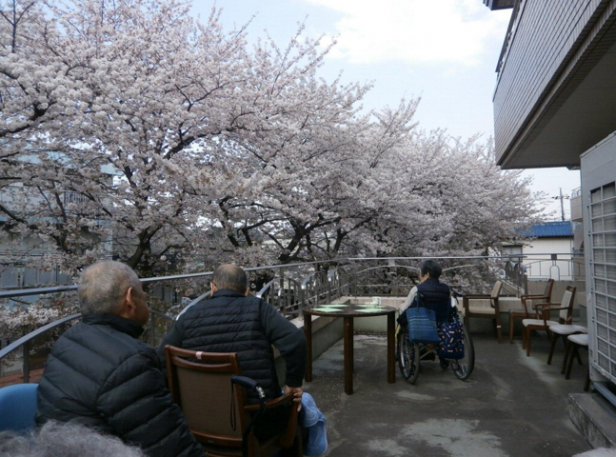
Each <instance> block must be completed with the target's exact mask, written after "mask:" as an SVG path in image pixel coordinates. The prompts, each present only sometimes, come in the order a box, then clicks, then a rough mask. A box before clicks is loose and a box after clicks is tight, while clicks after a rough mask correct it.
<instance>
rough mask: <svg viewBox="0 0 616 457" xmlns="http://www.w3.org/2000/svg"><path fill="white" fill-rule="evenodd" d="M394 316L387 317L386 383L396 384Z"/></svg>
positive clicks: (392, 314) (391, 314)
mask: <svg viewBox="0 0 616 457" xmlns="http://www.w3.org/2000/svg"><path fill="white" fill-rule="evenodd" d="M395 322H396V321H395V315H394V313H390V314H388V315H387V382H389V383H391V384H393V383H395V382H396V360H395V359H396V325H395Z"/></svg>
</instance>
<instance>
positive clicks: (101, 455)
mask: <svg viewBox="0 0 616 457" xmlns="http://www.w3.org/2000/svg"><path fill="white" fill-rule="evenodd" d="M0 455H2V456H3V457H145V454H143V453H142V452H141V450H140V449H138V448H135V447H130V446H127V445H126V444H124V443H123V442H122V441H121V440H120V439H119V438H116V437H114V436H108V435H101V434H99V433H98V432H96V431H94V430H91V429H88V428H86V427H84V426H82V425H78V424H72V423H66V424H64V423H60V422H54V421H50V422H47V423H46V424H45V425H44V426H43V428H41V430H40V431H39V432H38V433H37V432H32V433H30V434H29V435H26V436H22V435H17V434H15V433H11V432H3V433H0Z"/></svg>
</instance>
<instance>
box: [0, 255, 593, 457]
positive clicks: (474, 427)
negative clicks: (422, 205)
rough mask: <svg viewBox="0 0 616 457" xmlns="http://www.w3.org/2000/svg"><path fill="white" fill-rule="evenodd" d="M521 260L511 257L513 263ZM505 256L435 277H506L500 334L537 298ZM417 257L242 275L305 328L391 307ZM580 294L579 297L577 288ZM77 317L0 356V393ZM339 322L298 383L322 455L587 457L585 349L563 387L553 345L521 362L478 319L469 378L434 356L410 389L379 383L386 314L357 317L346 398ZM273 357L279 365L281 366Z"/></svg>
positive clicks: (196, 277) (197, 279)
mask: <svg viewBox="0 0 616 457" xmlns="http://www.w3.org/2000/svg"><path fill="white" fill-rule="evenodd" d="M519 257H520V256H519V255H518V256H516V259H514V260H517V261H519V260H520V259H519ZM508 260H512V259H511V258H510V257H507V258H499V257H477V258H469V257H466V258H444V259H441V262H442V263H443V265H446V266H447V268H446V270H445V272H444V276H443V279H444V280H445V282H448V283H449V284H451V285H453V286H454V288H457V289H458V290H468V291H469V292H470V291H473V292H486V291H488V290H489V287H490V286H491V284H492V282H493V281H494V280H495V279H496V278H500V279H502V280H503V281H505V283H506V285H507V291H508V292H507V293H508V294H509V296H508V297H504V298H503V306H502V309H501V311H502V317H503V327H505V328H507V326H508V321H507V317H508V310H509V309H514V308H515V307H516V306H519V298H518V296H519V294H521V293H525V292H530V293H537V292H538V291H539V290H540V289H541V288H542V287H543V284H544V282H542V281H535V282H534V281H528V280H527V279H526V280H525V279H524V278H521V277H509V276H508V274H507V271H506V269H505V268H504V265H505V264H506V263H507V261H508ZM420 261H421V259H418V258H411V259H408V258H404V259H402V258H396V259H337V260H335V261H328V262H320V263H313V264H295V265H280V266H268V267H263V268H256V269H248V272H249V274H251V275H252V276H253V278H254V277H256V276H258V275H260V274H263V272H264V271H269V274H270V278H271V279H270V280H269V281H267V282H265V283H264V285H263V287H262V288H261V289H260V290H258V291H255V292H256V294H257V295H259V296H262V297H264V298H265V299H266V300H267V301H269V302H270V303H271V304H272V305H274V306H275V307H276V308H277V309H278V310H279V311H280V312H281V313H282V314H283V315H285V316H287V318H289V319H291V320H293V321H294V322H295V323H296V325H297V326H298V327H302V326H303V316H302V314H303V310H304V309H306V308H307V307H313V306H315V305H318V304H322V303H331V302H334V301H344V300H348V299H349V298H355V299H358V300H362V299H364V300H365V299H366V298H365V297H379V300H380V302H381V303H382V304H383V305H385V306H394V307H395V306H397V305H399V304H400V303H401V302H402V301H403V299H404V297H405V296H406V294H407V293H408V291H409V289H410V287H411V286H412V284H413V282H414V281H415V280H416V277H417V266H418V265H419V262H420ZM464 271H476V272H479V271H481V272H482V274H481V278H480V281H478V282H475V283H470V282H469V279H468V277H467V276H464V275H462V274H460V272H464ZM517 271H518V272H519V271H521V270H520V269H517ZM209 275H210V273H195V274H193V275H185V276H176V277H169V278H149V279H145V280H144V282H145V283H146V284H149V285H150V286H158V287H160V286H161V285H162V284H163V283H164V284H166V285H167V286H168V287H176V288H179V287H180V285H182V284H183V285H184V287H186V282H187V281H193V283H192V284H191V288H192V289H193V290H201V291H203V290H204V289H205V288H206V284H208V282H209ZM471 279H472V277H471ZM475 279H477V278H475ZM471 284H472V285H471ZM481 284H483V286H481ZM199 285H200V286H199ZM561 286H562V284H559V285H558V287H561ZM471 287H472V289H471ZM476 287H477V288H476ZM481 287H484V288H483V289H481ZM74 289H75V287H74V286H61V287H55V288H53V287H52V288H44V289H34V290H29V291H21V294H22V295H23V294H26V293H27V294H29V295H27V296H37V295H43V294H50V293H51V294H53V295H54V296H57V295H58V294H61V296H63V297H64V298H65V299H66V300H70V297H71V296H72V295H73V294H74ZM19 293H20V292H17V291H5V292H0V298H2V297H4V298H5V299H6V297H8V296H11V295H15V294H19ZM179 295H180V296H181V294H179ZM579 296H582V297H583V296H584V294H583V293H579ZM362 297H363V298H362ZM14 298H15V297H14ZM206 298H207V293H203V294H202V295H199V296H196V297H194V299H193V300H192V303H198V302H199V301H201V300H203V299H206ZM167 305H174V304H173V303H168V304H167ZM169 309H170V311H169V316H165V315H164V314H161V313H153V314H152V320H151V323H150V325H149V330H148V331H147V336H146V338H147V340H148V341H149V342H150V344H152V345H154V346H157V345H158V342H159V341H160V339H161V337H162V336H163V334H164V333H165V332H166V329H167V327H168V325H169V323H171V322H172V321H171V320H170V316H173V315H174V314H172V312H171V310H174V309H175V310H177V309H179V308H177V307H175V308H174V307H173V306H172V307H171V308H169ZM576 311H577V307H576ZM174 313H176V314H177V311H174ZM584 316H585V313H582V316H577V315H576V320H579V319H580V317H581V318H583V317H584ZM78 318H79V315H72V316H68V317H67V318H65V322H55V323H51V324H50V327H51V328H52V329H55V330H54V332H55V333H53V334H50V333H48V332H46V331H45V330H44V328H39V329H38V330H37V331H36V332H38V334H37V336H36V339H35V338H28V337H26V339H25V340H23V339H22V340H18V341H14V342H13V343H11V344H10V345H9V346H8V347H6V348H4V350H0V359H1V360H2V361H3V362H5V361H9V363H8V364H7V363H5V364H4V369H5V373H4V375H5V377H4V378H3V379H1V380H0V386H1V385H2V383H4V384H8V383H18V382H24V381H25V382H27V381H30V382H36V381H37V379H38V377H39V376H40V375H41V373H42V366H43V363H44V359H45V356H46V353H47V351H48V347H49V343H50V342H51V341H52V340H53V339H54V338H56V337H57V336H58V335H59V333H60V332H61V330H62V328H63V326H65V325H67V324H68V323H70V322H72V321H74V320H75V319H78ZM341 321H342V319H339V318H338V319H336V318H331V317H327V318H317V319H316V320H314V321H313V326H312V330H313V335H314V338H313V340H314V345H313V349H314V350H313V356H314V361H313V379H312V382H309V383H306V385H305V388H306V391H308V392H310V393H312V394H313V395H314V397H315V398H316V400H317V404H318V406H319V407H320V408H321V409H322V411H323V412H324V414H325V416H326V417H327V419H328V431H329V442H330V450H329V452H328V454H327V455H329V456H348V455H355V454H360V453H361V454H365V453H368V455H391V456H402V455H441V454H442V455H510V456H518V455H519V456H527V455H538V454H545V453H546V452H547V454H545V455H553V456H561V455H562V456H569V455H572V454H573V453H576V452H583V451H585V450H588V448H589V447H588V444H587V443H586V442H585V440H584V438H583V436H582V435H581V434H580V433H579V432H577V431H576V430H575V428H574V427H571V426H570V425H564V424H567V423H569V415H568V405H569V403H570V402H571V401H577V400H575V398H576V397H573V398H574V399H571V398H570V397H569V395H570V394H573V393H580V392H582V388H583V384H584V379H585V375H586V370H587V358H586V356H585V355H584V354H583V355H582V357H583V362H584V365H583V366H577V364H576V365H575V366H574V367H573V374H572V379H570V380H568V381H567V380H565V379H564V377H563V376H562V375H560V369H559V368H560V363H561V361H562V359H563V352H564V351H563V350H562V348H558V349H559V350H558V351H557V353H556V356H555V361H554V363H553V365H552V366H548V365H546V359H547V351H548V348H549V342H548V340H547V338H546V337H545V334H543V335H539V336H536V337H534V338H533V350H532V353H531V357H526V355H525V353H524V352H523V351H522V349H521V345H520V344H519V342H520V339H519V335H520V333H519V332H518V333H517V335H518V340H517V341H516V344H513V345H509V344H498V343H497V340H496V339H495V338H494V336H493V335H492V328H491V326H490V325H485V323H484V320H483V319H482V320H471V323H470V324H471V329H472V330H473V338H474V340H475V354H476V362H475V370H474V371H473V374H472V375H471V378H470V379H469V380H468V381H466V382H464V381H460V380H458V379H457V378H456V377H455V376H454V374H453V373H452V371H451V370H446V371H444V370H442V369H441V368H440V366H439V363H438V361H436V362H430V361H428V362H422V369H421V372H420V376H419V379H418V381H417V384H416V385H410V384H408V383H407V382H406V381H405V380H404V379H403V378H402V377H401V376H400V375H399V373H398V371H397V367H396V382H395V383H393V384H390V383H388V382H387V355H386V354H387V344H386V340H385V337H384V336H383V333H384V331H385V319H384V318H383V319H379V318H365V319H356V324H355V331H356V333H355V335H354V346H355V357H354V360H355V364H354V375H353V378H354V393H353V394H352V395H346V394H345V393H344V376H343V368H344V363H343V354H342V351H343V344H342V342H341V338H342V334H343V328H342V327H343V326H342V322H341ZM31 336H32V335H31ZM7 354H9V356H7ZM11 357H12V358H11ZM278 362H280V364H279V365H282V362H283V361H282V360H279V361H278ZM554 424H558V426H555V425H554ZM561 424H563V425H561Z"/></svg>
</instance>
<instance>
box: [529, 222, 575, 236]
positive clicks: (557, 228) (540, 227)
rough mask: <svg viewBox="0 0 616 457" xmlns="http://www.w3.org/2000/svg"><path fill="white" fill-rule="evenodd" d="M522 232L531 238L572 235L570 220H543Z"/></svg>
mask: <svg viewBox="0 0 616 457" xmlns="http://www.w3.org/2000/svg"><path fill="white" fill-rule="evenodd" d="M522 234H523V235H524V236H532V237H533V238H557V237H573V226H572V225H571V221H557V222H543V223H541V224H536V225H533V226H532V227H531V228H530V230H528V231H526V230H524V231H522Z"/></svg>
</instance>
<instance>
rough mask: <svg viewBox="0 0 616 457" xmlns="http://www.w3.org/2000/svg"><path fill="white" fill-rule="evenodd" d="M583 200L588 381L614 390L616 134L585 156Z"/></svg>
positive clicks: (615, 342) (615, 327) (615, 345)
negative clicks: (608, 383)
mask: <svg viewBox="0 0 616 457" xmlns="http://www.w3.org/2000/svg"><path fill="white" fill-rule="evenodd" d="M582 198H583V210H584V232H585V234H586V240H585V241H584V245H585V261H586V291H587V292H586V294H587V299H588V322H589V323H590V325H589V329H588V333H589V349H590V361H591V370H590V377H591V379H592V380H593V381H602V380H604V378H603V377H605V378H608V379H609V380H610V381H611V382H612V383H614V384H616V132H614V134H612V135H610V137H608V138H607V139H606V140H605V141H602V142H601V143H599V144H597V145H596V146H595V147H593V148H592V149H591V150H589V151H588V152H586V153H585V154H584V155H582Z"/></svg>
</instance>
